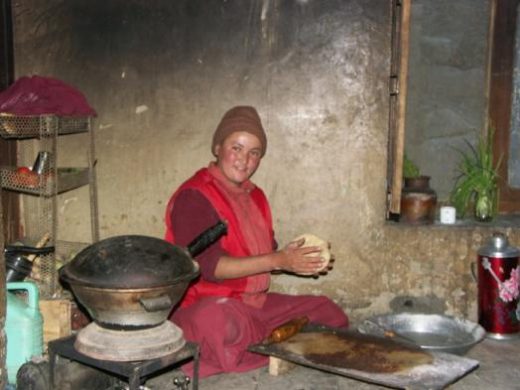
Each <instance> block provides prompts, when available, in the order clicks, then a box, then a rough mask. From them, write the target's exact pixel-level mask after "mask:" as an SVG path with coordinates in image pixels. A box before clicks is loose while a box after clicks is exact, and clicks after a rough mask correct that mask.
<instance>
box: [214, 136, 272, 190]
mask: <svg viewBox="0 0 520 390" xmlns="http://www.w3.org/2000/svg"><path fill="white" fill-rule="evenodd" d="M215 154H216V156H217V166H218V167H219V169H220V170H221V171H222V173H223V174H224V176H225V177H226V178H227V179H228V180H229V181H230V182H231V183H233V184H235V185H237V186H238V185H240V184H242V183H243V182H245V181H246V180H247V179H249V178H250V177H251V176H253V173H255V171H256V169H257V168H258V166H259V165H260V160H261V159H262V144H261V142H260V140H259V139H258V137H256V136H255V135H253V134H251V133H248V132H246V131H236V132H234V133H231V134H230V135H229V136H228V137H226V139H224V141H223V142H222V143H221V144H219V145H216V146H215Z"/></svg>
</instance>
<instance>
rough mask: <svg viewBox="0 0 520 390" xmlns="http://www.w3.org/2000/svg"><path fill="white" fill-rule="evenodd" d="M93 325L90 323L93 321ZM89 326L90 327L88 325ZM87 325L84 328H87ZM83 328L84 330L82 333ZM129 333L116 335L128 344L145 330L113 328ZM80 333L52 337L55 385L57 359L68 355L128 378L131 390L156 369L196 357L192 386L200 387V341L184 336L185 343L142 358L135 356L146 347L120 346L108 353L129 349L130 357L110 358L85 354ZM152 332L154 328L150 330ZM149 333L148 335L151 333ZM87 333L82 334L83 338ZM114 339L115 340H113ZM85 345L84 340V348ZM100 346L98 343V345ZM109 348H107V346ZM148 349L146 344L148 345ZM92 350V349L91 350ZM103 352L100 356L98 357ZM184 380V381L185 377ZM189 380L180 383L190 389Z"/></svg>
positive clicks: (127, 350)
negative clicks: (136, 348) (138, 358)
mask: <svg viewBox="0 0 520 390" xmlns="http://www.w3.org/2000/svg"><path fill="white" fill-rule="evenodd" d="M89 326H90V325H89ZM85 329H87V328H85ZM85 329H83V330H85ZM152 330H153V329H148V331H152ZM105 331H106V329H102V330H101V333H106V332H105ZM81 332H82V331H80V333H81ZM112 332H116V333H117V332H119V333H125V334H121V335H117V336H115V337H116V338H118V339H119V340H120V341H121V343H123V344H125V343H126V342H131V339H132V335H133V333H132V332H141V331H140V330H137V331H112ZM80 333H79V334H78V335H72V336H68V337H64V338H61V339H57V340H53V341H50V342H49V344H48V348H49V362H50V383H51V388H55V382H54V379H55V370H56V362H57V358H58V356H62V357H65V358H67V359H70V360H73V361H76V362H78V363H81V364H85V365H88V366H90V367H94V368H98V369H101V370H104V371H105V372H108V373H111V374H114V376H118V377H123V378H127V379H128V389H129V390H139V389H140V388H142V387H141V386H142V385H144V381H145V378H146V377H148V376H151V375H153V374H154V373H158V372H162V371H163V370H164V369H166V368H168V367H170V366H172V368H173V367H174V366H177V365H180V364H181V363H184V362H186V361H189V360H192V359H193V361H194V371H193V377H192V378H191V388H192V390H197V389H198V376H199V347H198V344H196V343H192V342H189V341H185V340H184V339H182V345H181V346H180V347H179V348H175V349H174V350H171V349H170V350H169V352H166V351H167V350H168V348H170V347H171V346H167V347H166V349H165V350H163V351H162V352H163V353H160V356H158V357H149V358H145V359H142V360H137V359H136V358H135V356H145V355H146V353H147V352H149V351H147V352H146V353H143V352H142V351H132V350H131V348H129V347H126V346H125V347H124V348H122V349H119V350H118V351H117V352H116V353H112V354H107V355H106V356H108V357H111V356H112V355H118V356H119V355H122V354H123V353H128V355H126V357H125V358H124V359H122V360H115V359H106V358H104V357H106V356H105V355H104V354H100V355H98V354H97V352H94V353H92V355H93V356H89V354H85V353H83V352H80V351H79V350H78V349H77V348H76V347H75V345H77V344H82V342H81V341H78V339H80ZM147 333H149V334H150V332H147ZM149 334H147V336H149ZM83 337H84V335H82V336H81V338H83ZM112 341H113V340H112ZM83 347H85V345H84V344H82V348H83ZM96 348H97V347H96V346H94V349H96ZM104 349H105V350H108V349H110V348H107V347H106V346H105V348H104ZM145 349H146V348H145ZM156 350H157V348H155V349H154V351H153V353H152V354H151V355H150V356H154V355H157V353H156ZM88 352H89V353H90V351H88ZM134 352H135V353H136V354H135V355H134V357H132V355H131V353H134ZM95 356H99V357H95ZM181 382H184V381H181ZM187 384H188V382H187V381H186V382H184V386H182V387H180V388H183V389H187Z"/></svg>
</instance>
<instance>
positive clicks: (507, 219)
mask: <svg viewBox="0 0 520 390" xmlns="http://www.w3.org/2000/svg"><path fill="white" fill-rule="evenodd" d="M386 225H387V226H392V227H396V228H402V229H410V228H412V229H417V228H420V229H443V230H444V229H475V228H478V229H489V230H493V229H504V228H517V229H520V214H509V215H499V216H497V217H495V218H494V219H493V221H491V222H477V221H475V220H474V219H472V218H464V219H460V220H457V222H455V223H454V224H452V225H448V224H443V223H440V222H439V221H435V222H434V223H433V224H411V223H404V222H394V221H386Z"/></svg>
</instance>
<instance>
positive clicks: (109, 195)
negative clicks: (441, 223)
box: [14, 0, 520, 320]
mask: <svg viewBox="0 0 520 390" xmlns="http://www.w3.org/2000/svg"><path fill="white" fill-rule="evenodd" d="M14 12H15V24H16V31H15V41H16V42H15V50H16V53H15V55H16V73H17V75H18V76H22V75H28V74H39V75H47V76H53V77H57V78H60V79H62V80H64V81H66V82H68V83H70V84H72V85H74V86H76V87H77V88H79V89H80V90H82V91H83V92H84V93H85V95H86V96H87V98H88V99H89V101H90V103H91V104H92V105H93V106H94V107H95V108H96V109H97V111H98V117H97V119H96V122H95V123H96V124H95V129H96V149H97V158H98V164H97V172H98V187H99V203H100V207H99V209H100V214H99V217H100V225H101V237H102V238H105V237H109V236H113V235H118V234H131V233H136V234H147V235H152V236H158V237H161V236H162V234H163V230H164V228H163V214H164V208H165V203H166V201H167V199H168V197H169V195H170V194H171V192H172V190H173V189H175V188H176V187H177V186H178V185H179V184H180V183H181V182H182V181H183V180H185V179H186V178H187V177H188V176H190V175H191V174H192V173H193V171H194V170H195V169H197V168H199V167H201V166H204V165H206V164H207V163H208V162H209V161H210V159H211V155H210V151H209V142H210V137H211V135H212V132H213V130H214V128H215V126H216V123H217V121H218V120H219V119H220V117H221V115H222V113H223V112H224V110H226V109H227V108H229V107H230V106H232V105H235V104H252V105H254V106H256V107H257V108H258V110H259V112H260V114H261V116H262V118H263V121H264V124H265V127H266V129H267V132H268V137H269V146H268V151H267V155H266V157H265V158H264V161H263V162H262V165H261V167H260V169H259V171H258V172H257V173H256V175H255V177H254V180H255V181H256V182H257V183H258V184H259V185H260V186H261V187H263V188H264V190H265V192H266V193H267V195H268V197H269V199H270V201H271V204H272V208H273V214H274V216H275V221H274V223H275V230H276V233H277V239H278V241H279V242H280V243H281V244H284V243H286V242H287V241H288V240H289V239H291V238H292V237H294V236H296V235H297V234H300V233H302V232H308V231H309V232H314V233H315V234H317V235H320V236H322V237H325V238H327V239H329V240H330V241H331V243H332V246H333V251H334V253H335V257H336V262H335V267H334V270H333V271H332V272H330V273H329V274H328V275H327V276H322V277H320V278H317V279H314V278H299V277H294V276H288V275H282V276H276V277H274V281H273V288H274V289H275V290H279V291H285V292H290V293H315V294H327V295H329V296H330V297H332V298H333V299H335V300H336V301H337V302H338V303H340V304H341V305H342V306H343V307H344V308H345V309H346V310H347V311H348V312H349V313H350V314H351V316H352V318H353V319H354V320H356V319H359V318H361V317H364V316H367V315H369V314H373V313H380V312H385V311H388V310H391V309H400V308H402V307H405V308H411V309H421V310H422V309H424V310H430V311H442V312H447V313H450V314H456V315H461V316H469V317H470V318H471V317H472V318H474V317H475V312H476V310H475V308H476V304H475V290H476V286H475V283H474V282H473V281H472V279H471V275H470V263H471V262H472V261H474V260H475V257H476V254H475V251H476V249H477V248H478V247H479V246H480V245H481V243H482V241H483V240H484V239H486V238H487V236H489V234H490V233H491V229H486V230H474V229H448V230H446V229H442V228H432V227H425V228H403V227H399V226H393V225H388V224H386V223H385V207H386V206H385V202H386V194H385V192H386V189H385V188H386V155H387V151H386V147H387V137H388V134H387V118H388V101H387V95H388V85H387V82H388V72H389V58H390V51H389V50H390V2H389V1H385V0H370V1H366V0H357V1H355V0H350V1H343V0H336V1H335V0H319V1H318V0H314V1H313V0H299V1H297V0H294V1H282V0H278V1H276V0H272V1H270V0H263V1H260V0H249V1H239V0H234V1H231V0H228V1H224V0H212V1H207V0H204V1H202V0H199V1H194V0H184V1H181V0H179V1H175V2H172V1H154V2H153V3H151V2H148V1H144V0H143V1H138V0H133V1H128V0H126V1H110V2H106V1H89V2H82V1H72V2H64V1H57V0H53V1H43V0H22V1H16V2H15V4H14ZM83 143H84V141H81V140H76V139H74V138H73V137H66V138H65V139H62V140H60V154H59V156H58V159H59V162H60V163H61V164H63V165H70V164H73V163H74V162H75V161H77V159H78V156H79V154H81V152H82V150H83V148H84V145H83ZM62 151H63V152H62ZM87 195H88V192H87V190H86V189H85V188H83V189H80V190H77V191H74V192H70V193H66V194H64V195H62V196H61V197H60V207H59V223H60V225H59V238H61V239H65V240H78V241H86V240H88V239H89V237H90V236H89V229H90V227H89V223H88V221H89V216H88V215H89V214H88V207H87V205H88V201H87ZM508 234H510V236H511V238H512V241H513V242H515V241H516V242H519V238H520V237H518V233H517V232H516V231H508ZM411 298H414V299H411ZM415 298H417V299H415Z"/></svg>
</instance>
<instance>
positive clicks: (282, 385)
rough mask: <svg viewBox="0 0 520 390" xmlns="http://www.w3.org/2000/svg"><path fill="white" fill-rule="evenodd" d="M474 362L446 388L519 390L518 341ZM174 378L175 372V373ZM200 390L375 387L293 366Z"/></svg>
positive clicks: (159, 383)
mask: <svg viewBox="0 0 520 390" xmlns="http://www.w3.org/2000/svg"><path fill="white" fill-rule="evenodd" d="M466 356H467V357H468V358H471V359H475V360H478V361H479V362H480V365H479V367H478V368H477V369H476V370H474V371H472V372H470V373H469V374H467V375H466V376H464V377H463V378H461V379H459V380H458V381H456V382H455V383H454V384H452V385H451V386H449V389H452V390H484V389H485V390H489V389H493V390H515V389H520V363H519V357H520V338H519V339H514V340H509V341H503V340H502V341H496V340H491V339H485V340H484V341H482V342H481V343H480V344H478V345H477V346H475V347H474V348H473V349H472V350H471V351H470V352H469V353H468V354H467V355H466ZM174 374H175V371H171V372H169V373H166V374H163V375H161V376H157V377H155V378H151V379H149V380H148V381H147V382H146V388H148V389H151V390H159V389H160V390H170V389H171V390H174V389H177V387H175V386H174V385H173V375H174ZM177 374H178V371H177ZM190 388H191V387H190ZM199 389H200V390H217V389H234V390H343V389H349V390H376V389H387V387H382V386H379V385H374V384H369V383H365V382H360V381H358V380H354V379H349V378H346V377H343V376H339V375H335V374H331V373H326V372H322V371H319V370H315V369H311V368H306V367H303V366H297V367H295V368H294V369H292V370H291V371H289V372H287V373H285V374H283V375H280V376H272V375H269V373H268V370H267V368H261V369H258V370H254V371H250V372H248V373H244V374H222V375H216V376H213V377H209V378H205V379H201V380H200V381H199Z"/></svg>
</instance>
